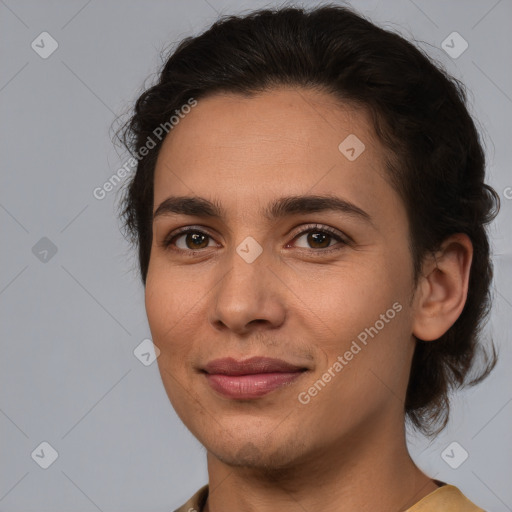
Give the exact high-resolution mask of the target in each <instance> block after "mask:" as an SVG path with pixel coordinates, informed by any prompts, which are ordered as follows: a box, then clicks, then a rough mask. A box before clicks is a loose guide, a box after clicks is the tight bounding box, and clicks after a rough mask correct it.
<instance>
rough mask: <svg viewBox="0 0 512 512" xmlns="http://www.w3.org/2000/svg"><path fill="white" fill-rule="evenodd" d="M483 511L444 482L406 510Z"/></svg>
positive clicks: (440, 511)
mask: <svg viewBox="0 0 512 512" xmlns="http://www.w3.org/2000/svg"><path fill="white" fill-rule="evenodd" d="M433 511H435V512H445V511H446V512H485V510H484V509H482V508H480V507H478V506H477V505H475V504H474V503H473V502H472V501H470V500H469V499H468V498H467V497H466V496H464V494H463V493H462V492H461V491H460V489H459V488H458V487H455V486H454V485H450V484H445V485H443V486H442V487H439V488H438V489H436V490H435V491H433V492H431V493H430V494H427V496H425V497H424V498H422V499H421V500H420V501H418V502H417V503H415V504H414V505H413V506H412V507H411V508H409V509H408V510H407V511H406V512H433Z"/></svg>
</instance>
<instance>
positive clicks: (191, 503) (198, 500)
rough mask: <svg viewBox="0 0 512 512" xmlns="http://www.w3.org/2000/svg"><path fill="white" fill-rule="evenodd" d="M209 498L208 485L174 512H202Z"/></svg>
mask: <svg viewBox="0 0 512 512" xmlns="http://www.w3.org/2000/svg"><path fill="white" fill-rule="evenodd" d="M207 497H208V484H206V485H203V487H201V489H199V490H198V491H197V492H196V493H195V494H194V495H193V496H192V497H191V498H190V499H189V500H188V501H187V502H186V503H184V504H183V505H181V507H179V508H177V509H176V510H174V512H201V511H202V510H203V507H204V504H205V502H206V498H207Z"/></svg>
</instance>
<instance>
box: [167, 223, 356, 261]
mask: <svg viewBox="0 0 512 512" xmlns="http://www.w3.org/2000/svg"><path fill="white" fill-rule="evenodd" d="M188 233H196V234H197V233H200V234H202V235H206V236H207V237H210V238H212V239H213V237H212V236H211V235H210V234H208V233H207V232H205V231H203V230H202V229H198V228H196V227H194V226H190V227H186V228H181V229H179V230H178V231H174V232H172V233H171V234H170V235H168V236H167V237H166V238H165V239H164V240H163V242H162V243H161V244H160V245H161V247H163V248H164V249H166V250H172V251H176V252H180V253H182V254H183V253H186V254H187V255H188V256H194V255H197V254H199V253H201V252H204V251H205V250H206V249H207V248H204V249H198V250H193V249H187V250H185V249H179V248H176V247H173V245H174V244H173V241H174V240H175V239H176V238H178V237H180V236H182V235H186V234H188ZM307 233H325V234H328V235H330V236H331V237H333V238H334V239H335V240H336V241H337V242H340V244H335V245H334V246H333V247H331V246H329V247H327V248H324V249H314V248H309V249H307V248H305V247H299V249H303V250H309V251H312V252H313V253H321V254H327V253H331V252H334V251H339V250H340V249H342V248H343V246H346V245H349V244H350V242H349V241H348V240H347V239H345V238H343V237H342V236H341V235H340V234H339V232H338V231H337V230H335V229H333V228H331V227H329V226H323V225H321V224H308V225H306V226H305V227H304V229H303V230H302V231H300V232H299V233H297V234H296V235H295V236H294V237H293V240H295V239H296V238H300V237H301V236H302V235H304V234H307ZM340 245H341V246H340Z"/></svg>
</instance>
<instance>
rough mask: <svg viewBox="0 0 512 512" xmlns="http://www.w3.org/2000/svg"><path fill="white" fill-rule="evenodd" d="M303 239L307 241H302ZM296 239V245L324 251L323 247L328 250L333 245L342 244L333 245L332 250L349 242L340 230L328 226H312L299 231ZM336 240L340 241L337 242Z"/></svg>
mask: <svg viewBox="0 0 512 512" xmlns="http://www.w3.org/2000/svg"><path fill="white" fill-rule="evenodd" d="M301 239H303V240H305V241H304V242H300V240H301ZM295 240H296V241H295V243H294V245H295V246H296V247H300V248H304V249H318V251H317V252H322V249H325V250H326V252H327V250H331V247H332V246H336V245H338V246H340V247H333V249H332V250H334V249H338V248H341V247H343V246H344V245H346V244H347V242H345V240H344V239H343V238H342V236H341V235H340V234H338V232H334V230H333V229H332V228H329V227H327V226H318V227H316V226H310V227H309V229H306V230H304V231H302V232H301V233H299V235H298V236H296V237H295ZM333 242H334V243H333ZM336 242H338V243H337V244H336Z"/></svg>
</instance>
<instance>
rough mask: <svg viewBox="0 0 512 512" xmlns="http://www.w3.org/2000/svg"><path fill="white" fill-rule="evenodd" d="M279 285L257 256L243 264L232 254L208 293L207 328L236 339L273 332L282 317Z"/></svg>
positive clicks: (272, 272)
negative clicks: (210, 294)
mask: <svg viewBox="0 0 512 512" xmlns="http://www.w3.org/2000/svg"><path fill="white" fill-rule="evenodd" d="M284 297H285V293H284V291H283V284H282V283H281V281H280V280H279V279H277V277H276V276H275V270H272V269H271V268H270V267H269V265H268V262H267V259H266V258H265V257H264V253H263V254H261V255H260V256H259V257H258V258H257V259H256V260H255V261H253V262H252V263H247V262H246V261H244V259H243V258H241V257H240V256H239V255H238V254H237V253H236V252H235V251H233V255H232V257H231V258H230V260H229V263H228V270H227V271H226V270H225V269H224V275H223V277H222V278H221V279H220V281H219V283H218V285H217V286H216V287H215V288H214V290H213V291H212V302H211V304H212V307H211V313H210V319H209V320H210V324H211V325H212V326H213V327H214V328H215V329H217V330H229V331H232V332H234V333H237V334H239V335H243V334H247V333H249V332H252V331H254V330H264V329H274V328H277V327H279V326H280V325H282V324H283V322H284V320H285V317H286V308H285V303H284Z"/></svg>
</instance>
